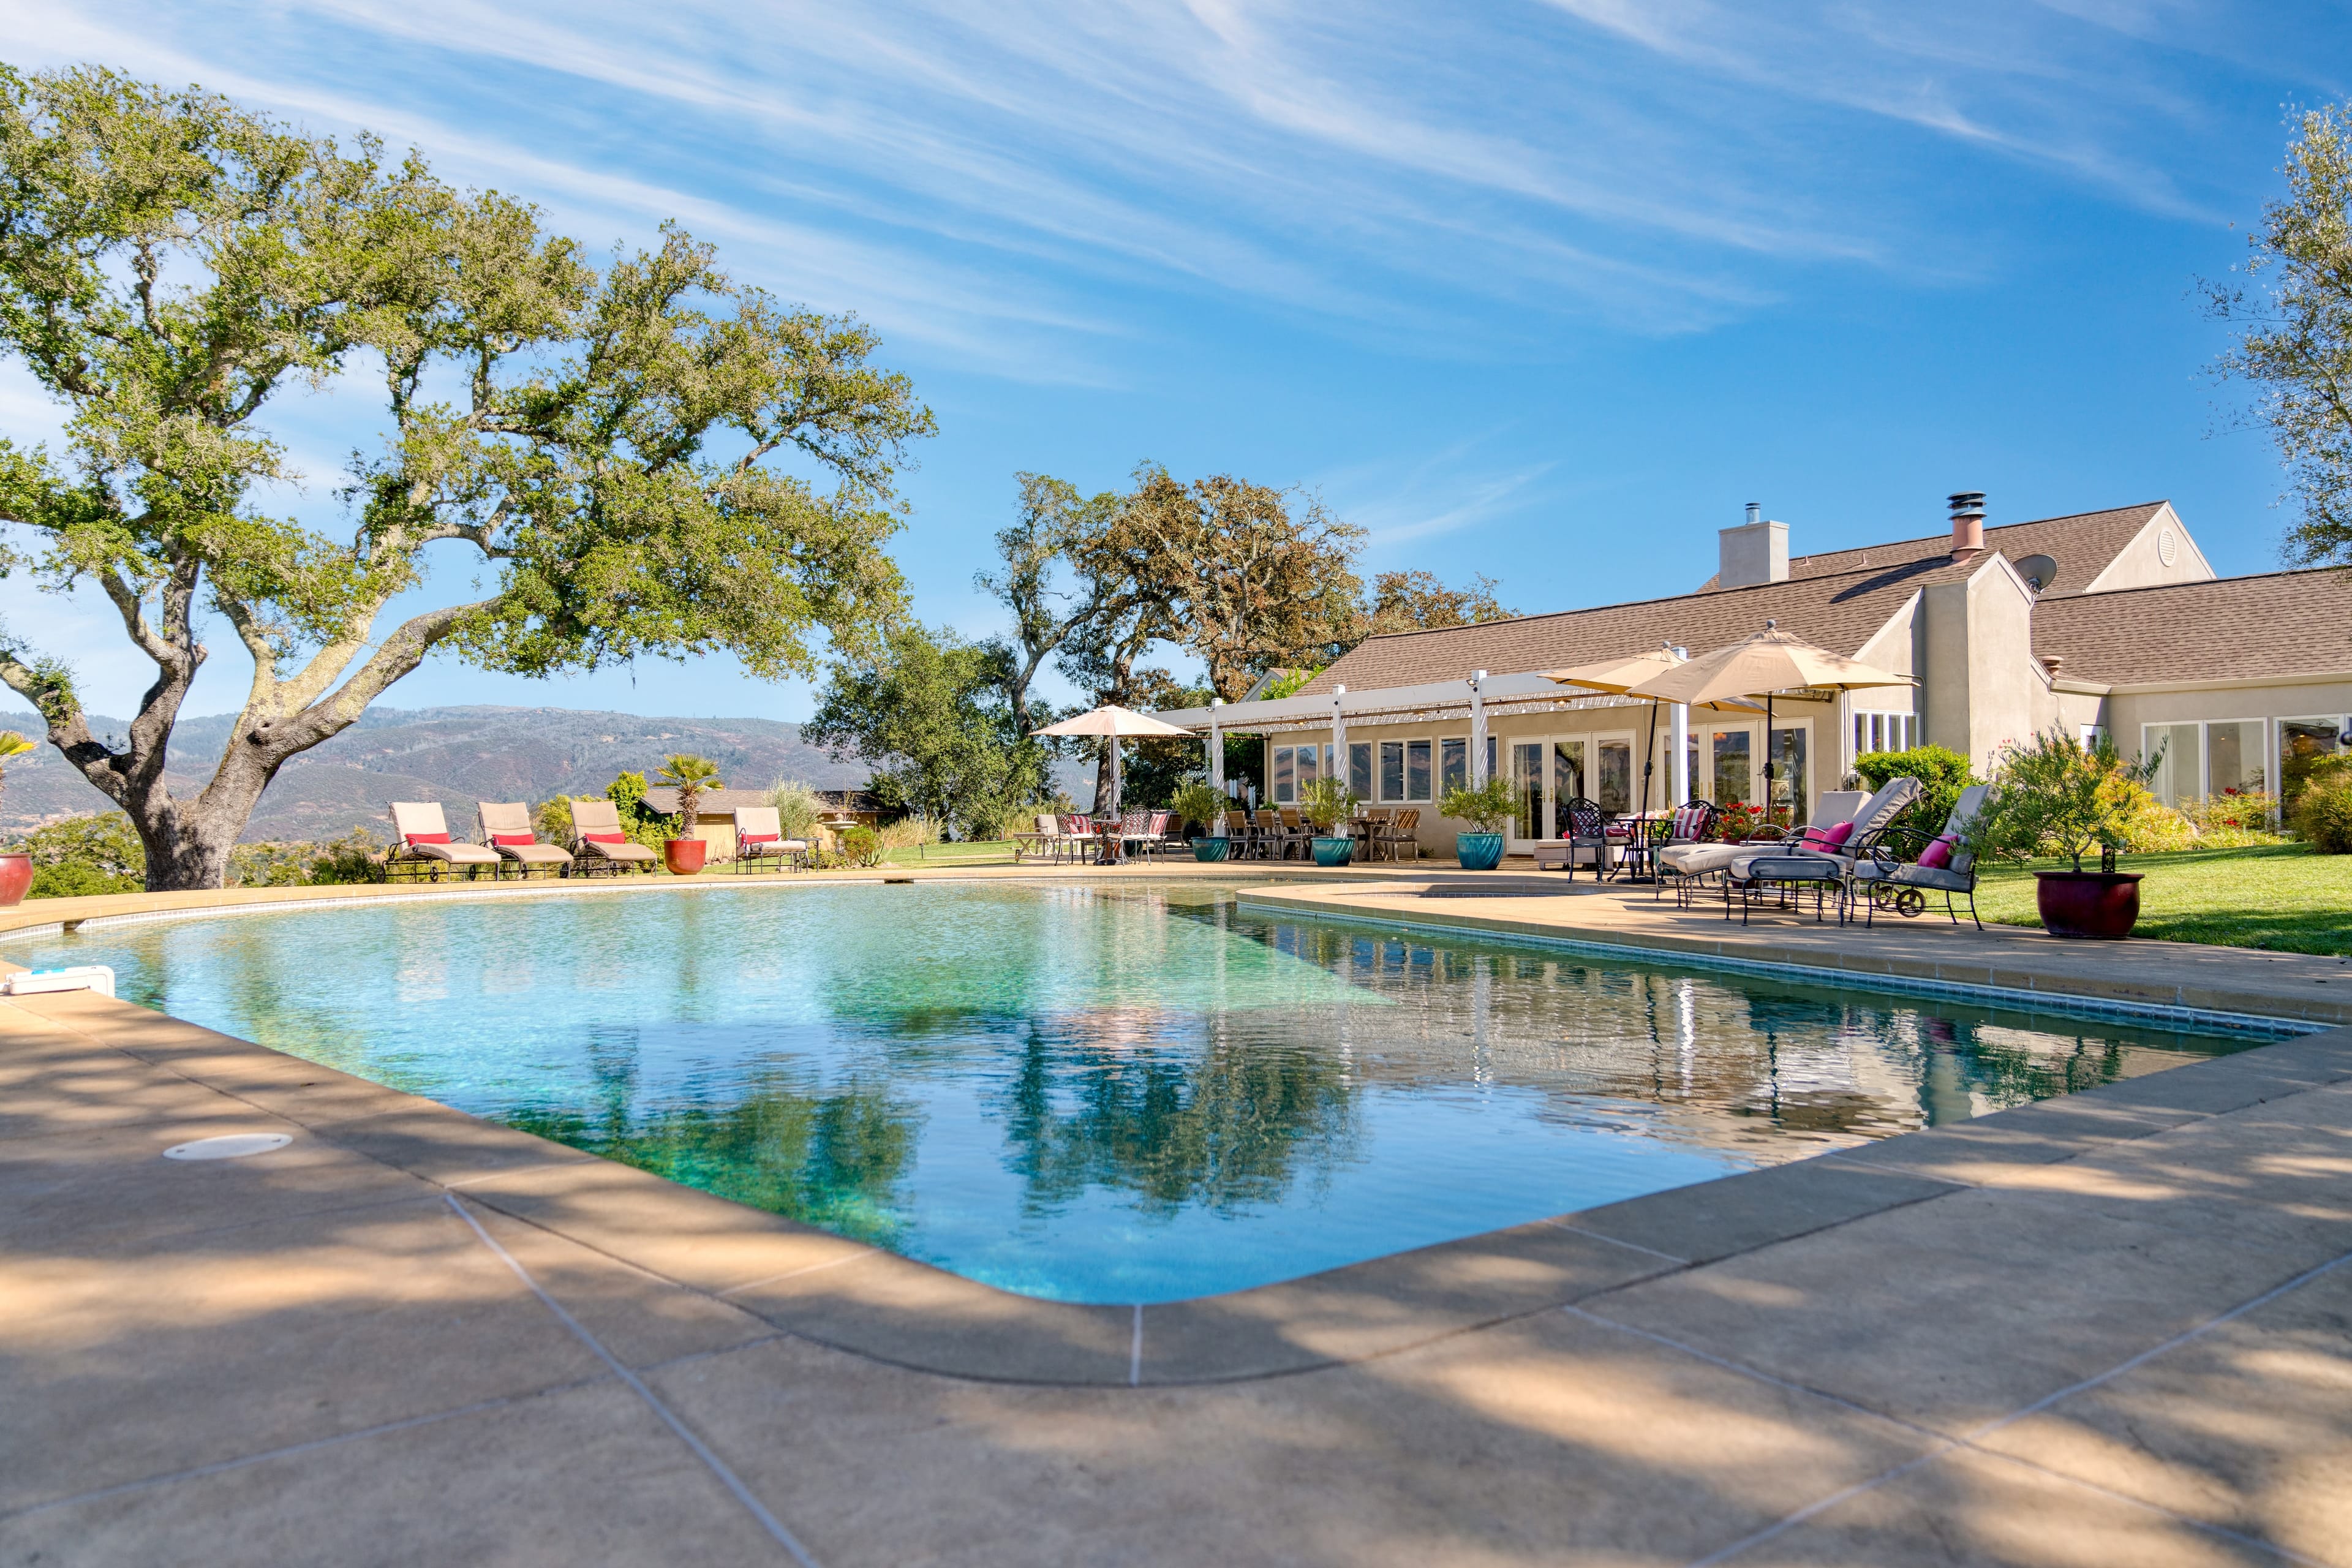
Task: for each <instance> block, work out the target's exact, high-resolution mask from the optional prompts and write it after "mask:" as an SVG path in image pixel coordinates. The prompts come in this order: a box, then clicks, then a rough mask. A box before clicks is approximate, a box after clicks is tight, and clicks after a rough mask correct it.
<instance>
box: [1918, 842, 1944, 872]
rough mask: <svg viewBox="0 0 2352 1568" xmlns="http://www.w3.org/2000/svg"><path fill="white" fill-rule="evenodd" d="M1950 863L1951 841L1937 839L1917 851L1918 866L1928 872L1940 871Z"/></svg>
mask: <svg viewBox="0 0 2352 1568" xmlns="http://www.w3.org/2000/svg"><path fill="white" fill-rule="evenodd" d="M1951 863H1952V841H1951V839H1949V838H1948V837H1946V838H1938V839H1937V840H1936V841H1935V842H1934V843H1933V844H1930V845H1928V846H1927V847H1926V848H1925V849H1922V850H1921V851H1919V864H1920V865H1922V866H1924V867H1926V868H1927V869H1928V870H1930V871H1940V870H1942V869H1943V868H1945V867H1947V866H1948V865H1950V864H1951Z"/></svg>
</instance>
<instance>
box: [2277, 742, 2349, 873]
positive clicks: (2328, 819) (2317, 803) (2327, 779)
mask: <svg viewBox="0 0 2352 1568" xmlns="http://www.w3.org/2000/svg"><path fill="white" fill-rule="evenodd" d="M2302 784H2303V787H2302V789H2301V790H2300V791H2299V792H2297V794H2296V795H2295V797H2294V810H2293V812H2292V814H2291V815H2290V816H2289V818H2288V821H2289V823H2290V825H2291V826H2293V827H2294V832H2295V837H2298V838H2300V839H2302V840H2303V841H2304V842H2305V844H2308V845H2310V846H2311V847H2313V848H2314V849H2316V850H2318V851H2319V852H2320V853H2321V854H2323V855H2352V757H2333V758H2330V759H2328V760H2327V762H2326V763H2323V764H2321V765H2318V766H2315V767H2313V768H2310V769H2308V770H2307V771H2306V772H2305V776H2304V778H2303V781H2302Z"/></svg>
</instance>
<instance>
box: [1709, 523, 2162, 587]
mask: <svg viewBox="0 0 2352 1568" xmlns="http://www.w3.org/2000/svg"><path fill="white" fill-rule="evenodd" d="M2164 507H2165V503H2164V502H2162V501H2160V500H2152V501H2147V502H2144V503H2142V504H2141V505H2138V506H2125V507H2116V509H2115V510H2111V511H2081V512H2075V513H2073V514H2072V515H2070V516H2066V517H2045V518H2041V519H2038V520H2036V521H2032V522H2011V523H2005V524H2003V525H2001V526H2000V527H1999V528H1988V529H1986V530H1985V548H1986V549H1987V550H1998V551H2000V552H2001V553H2002V554H2003V555H2006V556H2008V557H2009V558H2010V559H2011V561H2022V560H2024V559H2025V558H2026V557H2027V556H2029V555H2047V556H2049V557H2051V558H2052V559H2053V560H2054V561H2056V562H2057V563H2058V581H2057V583H2056V584H2054V585H2053V588H2052V589H2051V593H2052V594H2053V595H2059V594H2068V595H2072V594H2079V593H2081V592H2082V591H2083V590H2084V588H2085V587H2087V586H2088V585H2089V584H2090V582H2091V580H2092V579H2093V578H2095V577H2096V576H2097V575H2098V574H2100V573H2102V572H2104V571H2105V570H2106V569H2107V567H2108V565H2109V564H2110V563H2113V562H2114V560H2115V558H2116V556H2118V555H2120V554H2122V553H2123V549H2124V546H2125V545H2126V544H2129V543H2130V542H2132V541H2133V540H2135V539H2137V538H2138V537H2139V531H2140V530H2141V529H2143V528H2146V527H2147V525H2148V522H2149V521H2150V520H2152V519H2153V518H2154V517H2155V516H2156V514H2157V513H2158V512H2159V511H2162V510H2164ZM1951 547H1952V536H1951V535H1950V534H1948V533H1938V534H1934V535H1932V536H1930V537H1928V538H1926V539H1906V540H1904V541H1902V542H1898V543H1895V544H1873V545H1868V546H1866V547H1864V548H1863V549H1860V550H1832V551H1831V552H1828V553H1826V554H1822V555H1802V556H1799V557H1797V558H1795V559H1794V560H1791V561H1790V563H1789V575H1790V578H1792V579H1796V580H1802V579H1804V578H1807V577H1834V576H1838V575H1840V574H1843V573H1847V572H1853V571H1858V570H1860V569H1861V568H1863V567H1864V566H1869V565H1872V564H1874V563H1875V564H1878V565H1885V563H1888V562H1893V561H1918V560H1924V559H1926V558H1927V557H1928V556H1931V555H1945V554H1949V553H1950V552H1951ZM1714 587H1715V580H1714V579H1713V578H1709V579H1708V580H1707V581H1706V584H1703V585H1702V587H1701V591H1702V592H1706V591H1709V590H1712V589H1713V588H1714Z"/></svg>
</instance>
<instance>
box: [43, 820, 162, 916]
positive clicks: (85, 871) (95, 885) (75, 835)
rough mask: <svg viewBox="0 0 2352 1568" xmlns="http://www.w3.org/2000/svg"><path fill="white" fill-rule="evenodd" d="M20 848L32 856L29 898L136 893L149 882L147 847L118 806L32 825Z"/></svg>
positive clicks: (72, 897)
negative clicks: (107, 810) (31, 882)
mask: <svg viewBox="0 0 2352 1568" xmlns="http://www.w3.org/2000/svg"><path fill="white" fill-rule="evenodd" d="M16 847H17V848H18V849H21V850H23V851H24V852H25V853H26V854H27V855H30V856H31V857H32V858H33V886H32V888H31V889H30V890H29V891H28V892H27V894H26V897H28V898H35V899H79V898H87V897H89V896H90V895H92V894H97V893H135V892H138V891H140V890H141V889H143V888H145V887H146V886H147V849H146V847H145V846H144V845H142V844H141V843H140V842H139V834H138V832H137V830H135V829H134V828H132V826H131V819H130V818H129V817H127V816H123V815H122V813H121V812H119V811H109V812H102V813H94V814H92V815H90V816H68V817H61V818H59V819H58V821H56V822H52V823H48V824H46V825H45V826H40V827H37V828H35V829H33V831H32V832H30V833H28V834H26V836H25V837H24V840H23V841H22V842H21V843H19V844H18V845H17V846H16Z"/></svg>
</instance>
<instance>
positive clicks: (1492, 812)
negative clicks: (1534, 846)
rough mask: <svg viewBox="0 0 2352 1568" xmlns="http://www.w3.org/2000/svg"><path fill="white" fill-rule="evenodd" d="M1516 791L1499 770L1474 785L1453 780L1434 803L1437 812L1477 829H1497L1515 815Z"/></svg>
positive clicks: (1483, 831) (1517, 803) (1490, 830)
mask: <svg viewBox="0 0 2352 1568" xmlns="http://www.w3.org/2000/svg"><path fill="white" fill-rule="evenodd" d="M1518 810H1519V802H1518V791H1517V787H1516V786H1514V785H1513V784H1512V783H1511V781H1510V780H1509V779H1508V778H1507V777H1505V776H1504V775H1503V774H1502V773H1495V774H1494V775H1493V776H1491V777H1489V778H1488V779H1487V780H1486V783H1485V784H1480V785H1479V786H1478V787H1477V788H1475V789H1473V788H1471V787H1470V786H1469V785H1468V784H1455V785H1454V787H1453V788H1452V789H1449V790H1447V791H1446V792H1445V797H1444V799H1443V800H1440V801H1439V802H1438V803H1437V814H1438V815H1439V816H1449V817H1452V818H1453V819H1454V821H1456V822H1466V823H1468V824H1469V825H1470V826H1472V827H1474V828H1475V829H1477V830H1478V831H1479V832H1481V833H1499V832H1500V831H1502V827H1503V825H1504V824H1505V823H1507V822H1508V821H1510V820H1511V818H1512V817H1514V816H1517V815H1518Z"/></svg>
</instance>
